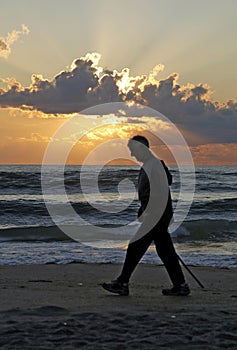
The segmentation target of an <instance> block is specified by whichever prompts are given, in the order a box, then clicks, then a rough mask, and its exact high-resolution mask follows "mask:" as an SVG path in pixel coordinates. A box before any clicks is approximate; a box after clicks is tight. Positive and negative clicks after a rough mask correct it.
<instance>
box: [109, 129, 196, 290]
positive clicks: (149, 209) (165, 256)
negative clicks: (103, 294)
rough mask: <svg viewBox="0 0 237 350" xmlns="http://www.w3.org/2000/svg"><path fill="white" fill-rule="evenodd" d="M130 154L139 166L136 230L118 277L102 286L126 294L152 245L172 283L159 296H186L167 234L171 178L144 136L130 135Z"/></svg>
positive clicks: (171, 212)
mask: <svg viewBox="0 0 237 350" xmlns="http://www.w3.org/2000/svg"><path fill="white" fill-rule="evenodd" d="M128 147H129V149H130V151H131V155H132V156H134V157H136V159H137V160H138V161H139V162H142V163H143V166H142V167H141V170H140V173H139V178H138V197H139V201H140V203H141V205H140V208H139V211H138V220H139V221H140V222H141V225H140V228H139V229H138V231H137V232H136V234H135V236H134V237H133V238H132V239H131V241H130V242H129V245H128V248H127V253H126V258H125V262H124V265H123V269H122V272H121V274H120V276H119V277H118V278H117V279H116V280H113V281H111V282H108V283H103V284H102V286H103V288H104V289H106V290H107V291H109V292H112V293H117V294H119V295H124V296H125V295H129V287H128V283H129V279H130V277H131V275H132V273H133V271H134V269H135V267H136V266H137V264H138V263H139V261H140V259H141V258H142V257H143V255H144V254H145V252H146V251H147V249H148V248H149V246H150V245H151V243H152V242H154V243H155V247H156V251H157V254H158V256H159V257H160V259H161V260H162V262H163V263H164V266H165V268H166V270H167V272H168V274H169V277H170V279H171V281H172V283H173V287H172V288H171V289H163V290H162V293H163V295H170V296H179V295H180V296H186V295H188V294H189V293H190V289H189V286H188V285H187V283H185V279H184V275H183V272H182V269H181V266H180V264H179V260H178V256H177V254H176V252H175V249H174V245H173V242H172V240H171V237H170V234H169V232H168V226H169V224H170V221H171V219H172V217H173V210H172V202H171V196H170V191H169V185H170V184H171V182H172V176H171V174H170V172H169V171H168V169H167V167H166V166H165V164H164V162H163V161H160V160H159V159H158V158H157V157H156V156H155V155H154V154H153V153H152V152H151V151H150V149H149V142H148V140H147V139H146V138H145V137H144V136H140V135H137V136H134V137H133V138H132V139H130V140H129V142H128Z"/></svg>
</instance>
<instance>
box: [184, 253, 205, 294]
mask: <svg viewBox="0 0 237 350" xmlns="http://www.w3.org/2000/svg"><path fill="white" fill-rule="evenodd" d="M177 257H178V259H179V261H180V262H181V263H182V264H183V266H184V267H185V269H186V270H187V271H188V272H189V273H190V275H191V276H192V277H193V278H194V279H195V281H196V282H197V283H198V284H199V286H200V287H201V288H204V285H203V284H202V283H201V282H200V281H199V279H197V277H196V276H195V275H194V273H193V272H192V271H191V270H190V268H189V267H188V266H187V265H186V264H185V262H184V261H183V260H182V259H181V258H180V256H179V255H178V254H177Z"/></svg>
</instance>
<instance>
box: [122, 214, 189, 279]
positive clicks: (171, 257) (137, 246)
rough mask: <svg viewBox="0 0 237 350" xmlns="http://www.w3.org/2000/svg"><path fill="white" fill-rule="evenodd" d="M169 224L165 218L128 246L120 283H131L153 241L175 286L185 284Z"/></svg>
mask: <svg viewBox="0 0 237 350" xmlns="http://www.w3.org/2000/svg"><path fill="white" fill-rule="evenodd" d="M168 223H169V221H168V222H167V220H166V219H165V218H163V219H161V220H160V221H159V222H158V224H157V225H156V226H155V227H154V228H153V229H152V230H151V231H150V232H149V233H147V234H146V235H145V236H143V237H142V238H140V239H139V240H137V241H135V242H132V243H130V244H129V245H128V248H127V253H126V258H125V262H124V265H123V269H122V272H121V275H120V276H119V277H118V280H119V281H120V282H125V283H128V282H129V279H130V277H131V275H132V273H133V271H134V269H135V268H136V266H137V264H138V263H139V261H140V260H141V258H142V257H143V255H144V254H145V252H146V251H147V249H148V248H149V246H150V245H151V243H152V242H153V241H154V243H155V247H156V251H157V254H158V256H159V257H160V259H161V260H162V262H163V263H164V265H165V268H166V270H167V272H168V274H169V276H170V279H171V281H172V283H173V285H174V286H178V285H180V284H182V283H184V282H185V279H184V275H183V272H182V269H181V266H180V264H179V260H178V256H177V254H176V252H175V249H174V245H173V242H172V240H171V237H170V234H169V232H168Z"/></svg>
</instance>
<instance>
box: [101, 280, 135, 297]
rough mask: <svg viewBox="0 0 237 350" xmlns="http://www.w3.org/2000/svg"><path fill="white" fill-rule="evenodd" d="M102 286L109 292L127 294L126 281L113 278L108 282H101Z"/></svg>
mask: <svg viewBox="0 0 237 350" xmlns="http://www.w3.org/2000/svg"><path fill="white" fill-rule="evenodd" d="M102 287H103V288H104V289H105V290H108V291H109V292H111V293H116V294H119V295H123V296H127V295H129V289H128V283H124V282H119V281H117V280H115V281H111V282H108V283H103V284H102Z"/></svg>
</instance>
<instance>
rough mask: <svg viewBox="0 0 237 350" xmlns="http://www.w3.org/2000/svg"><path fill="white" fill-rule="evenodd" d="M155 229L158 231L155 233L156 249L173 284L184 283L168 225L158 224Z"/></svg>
mask: <svg viewBox="0 0 237 350" xmlns="http://www.w3.org/2000/svg"><path fill="white" fill-rule="evenodd" d="M153 230H156V231H157V232H156V234H155V235H154V236H155V237H154V242H155V246H156V251H157V253H158V255H159V257H160V258H161V260H162V261H163V263H164V265H165V268H166V270H167V272H168V274H169V276H170V279H171V281H172V283H173V285H174V286H180V285H182V284H184V283H185V278H184V274H183V271H182V269H181V266H180V264H179V260H178V256H177V254H176V251H175V248H174V245H173V242H172V240H171V237H170V234H169V233H168V230H167V227H166V226H165V227H162V226H161V225H157V226H156V227H155V228H154V229H153Z"/></svg>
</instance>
